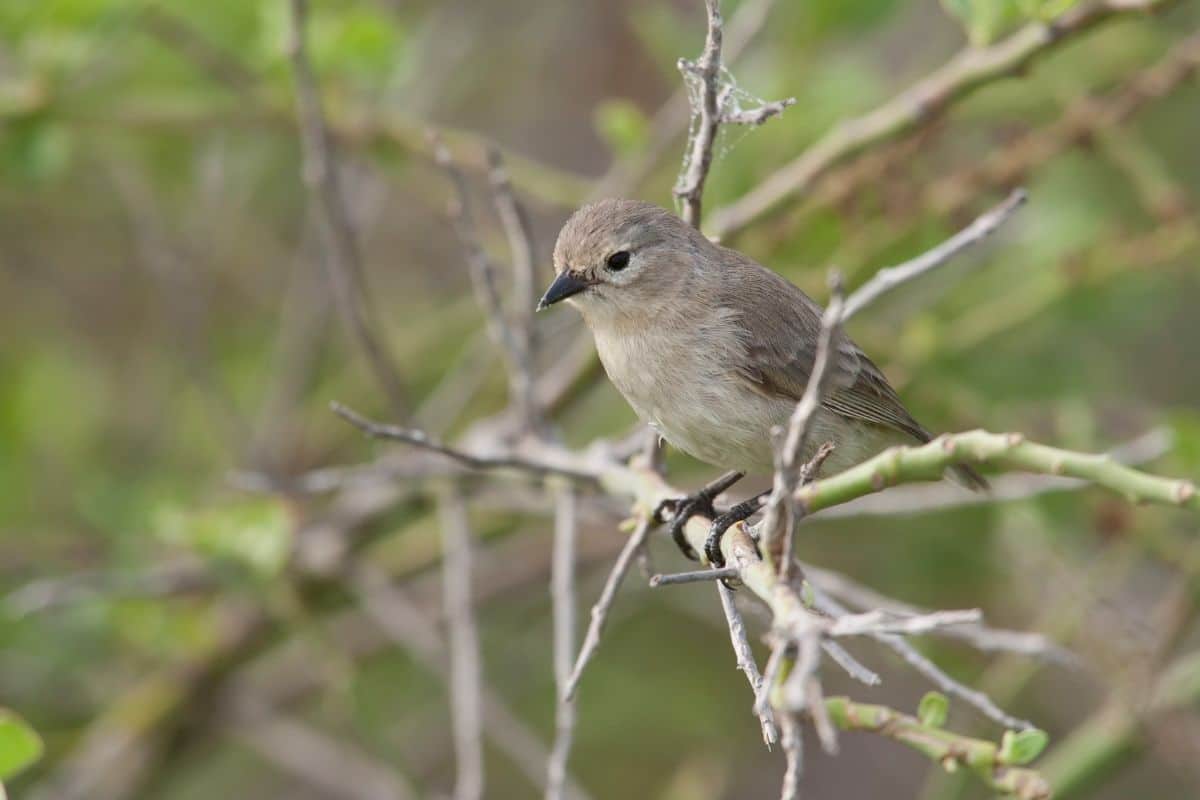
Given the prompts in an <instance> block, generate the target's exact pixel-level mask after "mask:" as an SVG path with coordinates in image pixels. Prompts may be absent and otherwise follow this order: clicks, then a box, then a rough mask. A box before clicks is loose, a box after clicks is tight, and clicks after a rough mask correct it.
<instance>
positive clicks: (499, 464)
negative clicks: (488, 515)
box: [330, 403, 598, 483]
mask: <svg viewBox="0 0 1200 800" xmlns="http://www.w3.org/2000/svg"><path fill="white" fill-rule="evenodd" d="M330 409H331V410H332V411H333V413H335V414H337V415H338V416H339V417H341V418H342V419H344V420H346V421H347V422H349V423H350V424H351V425H353V426H354V427H356V428H358V429H359V430H360V431H362V432H363V433H365V434H366V435H367V436H370V437H371V438H372V439H391V440H393V441H397V442H404V443H405V444H410V445H413V446H414V447H420V448H422V449H424V450H429V451H432V452H434V453H441V454H442V455H444V456H446V457H447V458H451V459H454V460H455V461H457V462H458V463H460V464H462V465H463V466H465V467H470V468H471V469H481V470H488V469H515V470H519V471H521V472H528V473H530V474H532V475H536V476H539V477H548V476H551V475H557V476H559V477H563V478H570V479H571V480H575V481H582V482H585V483H594V482H595V481H596V480H597V479H598V476H597V475H596V474H595V473H592V472H586V471H584V470H580V469H575V468H573V467H570V466H565V465H558V464H553V463H550V462H549V461H540V460H537V459H536V458H526V457H524V456H521V455H517V454H505V455H494V456H493V455H476V454H474V453H468V452H466V451H464V450H459V449H456V448H453V447H449V446H448V445H445V444H442V443H441V442H439V441H438V440H436V439H434V438H433V437H431V436H429V434H427V433H425V432H424V431H421V430H417V429H415V428H402V427H400V426H399V425H385V424H383V423H379V422H372V421H371V420H369V419H367V418H366V417H364V416H362V415H361V414H358V413H356V412H354V411H351V410H350V409H349V408H346V407H345V406H344V405H342V404H341V403H331V404H330Z"/></svg>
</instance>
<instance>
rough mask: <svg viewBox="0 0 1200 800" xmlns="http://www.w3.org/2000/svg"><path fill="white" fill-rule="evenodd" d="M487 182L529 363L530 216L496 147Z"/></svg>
mask: <svg viewBox="0 0 1200 800" xmlns="http://www.w3.org/2000/svg"><path fill="white" fill-rule="evenodd" d="M488 181H489V183H490V184H491V187H492V201H493V203H494V204H495V206H496V214H497V215H498V216H499V217H500V224H501V225H502V226H503V227H504V235H505V237H506V238H507V239H508V252H509V257H510V258H512V268H513V284H512V298H511V303H510V307H511V313H512V316H513V319H514V320H515V321H516V326H517V330H518V337H519V338H520V339H521V340H522V342H523V345H524V350H525V352H526V353H527V354H528V357H529V359H530V360H532V359H533V356H534V353H535V352H536V341H535V328H534V325H533V314H534V304H535V303H536V302H537V265H536V264H535V263H534V241H533V228H532V227H531V226H530V224H529V215H528V214H527V213H526V212H525V207H524V206H523V205H522V204H521V202H520V200H518V199H517V193H516V191H515V190H514V189H513V185H512V181H511V180H510V179H509V177H508V170H507V169H505V167H504V158H503V156H502V155H501V154H500V149H499V148H497V147H489V148H488Z"/></svg>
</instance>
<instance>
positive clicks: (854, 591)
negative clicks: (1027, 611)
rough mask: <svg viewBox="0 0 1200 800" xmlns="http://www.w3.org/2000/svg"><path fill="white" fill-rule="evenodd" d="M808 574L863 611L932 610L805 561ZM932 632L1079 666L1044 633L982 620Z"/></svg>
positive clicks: (988, 648) (818, 584)
mask: <svg viewBox="0 0 1200 800" xmlns="http://www.w3.org/2000/svg"><path fill="white" fill-rule="evenodd" d="M804 574H805V576H806V577H807V578H808V580H809V581H811V582H812V583H813V584H814V586H815V587H816V588H817V589H818V590H820V591H823V592H827V593H829V594H830V595H832V596H834V597H836V598H837V599H839V600H841V601H842V602H844V603H847V604H849V605H850V606H851V607H853V608H857V609H859V610H860V611H865V610H867V609H879V610H884V611H888V612H891V613H899V614H909V615H920V614H928V613H930V612H929V610H928V609H925V608H921V607H919V606H914V605H911V604H909V603H905V602H903V601H901V600H896V599H895V598H892V597H888V596H886V595H884V594H882V593H881V592H877V591H875V590H874V589H872V588H870V587H869V586H864V585H863V584H861V583H858V582H857V581H855V580H854V579H852V578H850V577H849V576H847V575H843V574H841V573H839V572H833V571H832V570H827V569H822V568H820V567H815V566H812V565H810V564H805V565H804ZM930 633H934V634H936V635H939V636H945V637H948V638H954V639H960V640H962V641H964V642H966V643H967V644H968V645H970V646H971V647H973V648H975V649H976V650H979V651H982V652H1005V653H1017V654H1019V655H1025V656H1031V657H1033V658H1038V659H1044V660H1047V661H1054V662H1056V663H1059V664H1063V665H1066V666H1079V657H1078V656H1076V655H1075V654H1074V653H1072V652H1070V651H1069V650H1067V649H1065V648H1064V647H1062V646H1061V645H1059V644H1058V643H1057V642H1055V641H1053V640H1052V639H1049V638H1047V637H1046V636H1043V635H1042V634H1040V633H1027V632H1025V631H1010V630H1003V629H998V628H992V627H989V626H987V625H984V624H982V623H977V624H967V625H953V626H949V627H942V628H938V629H936V630H933V631H930Z"/></svg>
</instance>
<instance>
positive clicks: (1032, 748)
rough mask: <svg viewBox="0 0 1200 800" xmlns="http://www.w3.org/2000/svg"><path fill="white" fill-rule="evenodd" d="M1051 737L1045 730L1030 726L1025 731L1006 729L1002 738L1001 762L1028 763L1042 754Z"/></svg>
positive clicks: (1011, 763)
mask: <svg viewBox="0 0 1200 800" xmlns="http://www.w3.org/2000/svg"><path fill="white" fill-rule="evenodd" d="M1049 741H1050V737H1049V736H1048V735H1047V734H1046V732H1045V731H1040V730H1038V729H1037V728H1028V729H1026V730H1023V731H1005V732H1004V737H1003V738H1002V739H1001V740H1000V756H999V758H1000V762H1001V763H1003V764H1010V765H1021V764H1028V763H1029V762H1030V761H1033V760H1034V759H1035V758H1037V757H1038V756H1040V755H1041V754H1042V751H1043V750H1045V749H1046V745H1047V744H1048V743H1049Z"/></svg>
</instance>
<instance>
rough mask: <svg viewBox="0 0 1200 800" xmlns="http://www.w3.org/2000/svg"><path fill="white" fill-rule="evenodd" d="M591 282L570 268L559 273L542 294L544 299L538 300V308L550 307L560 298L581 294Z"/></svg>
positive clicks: (539, 309)
mask: <svg viewBox="0 0 1200 800" xmlns="http://www.w3.org/2000/svg"><path fill="white" fill-rule="evenodd" d="M589 285H590V284H588V282H587V281H585V280H583V278H580V277H579V276H578V275H577V274H575V273H573V272H571V271H570V270H564V271H563V272H561V273H559V275H558V277H557V278H555V279H554V283H552V284H550V288H549V289H547V290H546V293H545V294H544V295H542V299H541V300H539V301H538V304H537V310H538V311H541V310H542V309H543V308H549V307H550V306H552V305H554V304H555V303H557V302H558V301H559V300H566V299H567V298H568V297H570V296H571V295H573V294H579V293H580V292H582V291H583V290H584V289H586V288H587V287H588V286H589Z"/></svg>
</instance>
